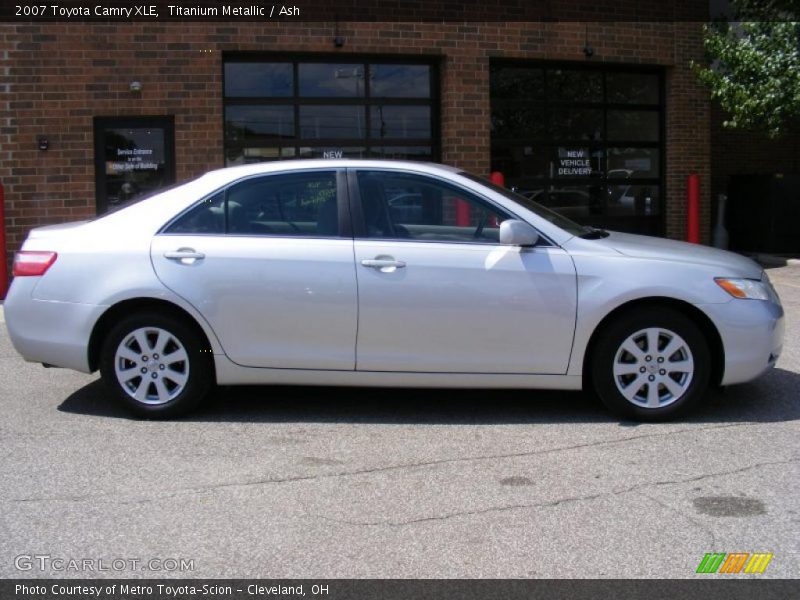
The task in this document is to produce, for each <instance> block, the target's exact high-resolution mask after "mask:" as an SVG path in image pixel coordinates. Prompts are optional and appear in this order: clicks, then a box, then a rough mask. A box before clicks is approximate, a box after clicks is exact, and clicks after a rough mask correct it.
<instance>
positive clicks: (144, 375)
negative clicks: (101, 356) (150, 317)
mask: <svg viewBox="0 0 800 600" xmlns="http://www.w3.org/2000/svg"><path fill="white" fill-rule="evenodd" d="M114 371H115V374H116V376H117V382H118V383H119V385H120V386H121V387H122V389H123V390H124V391H125V393H127V394H128V395H129V396H130V397H131V398H133V399H134V400H136V401H137V402H141V403H142V404H150V405H156V404H166V403H167V402H169V401H170V400H173V399H174V398H176V397H177V396H178V395H179V394H180V393H181V392H182V391H183V390H184V388H185V387H186V383H187V381H188V380H189V356H188V354H187V353H186V349H185V348H184V346H183V344H182V343H181V341H180V340H179V339H178V338H177V337H176V336H175V335H173V334H172V333H170V332H169V331H167V330H165V329H162V328H160V327H140V328H139V329H136V330H134V331H132V332H131V333H130V334H128V335H127V336H125V337H124V338H123V339H122V341H121V342H120V343H119V346H117V351H116V354H115V356H114Z"/></svg>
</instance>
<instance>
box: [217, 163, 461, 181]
mask: <svg viewBox="0 0 800 600" xmlns="http://www.w3.org/2000/svg"><path fill="white" fill-rule="evenodd" d="M346 168H351V169H366V168H369V169H407V170H410V171H417V172H420V173H430V174H437V173H438V174H448V173H460V172H461V169H458V168H456V167H452V166H450V165H443V164H439V163H433V162H421V161H419V162H417V161H411V160H386V159H383V160H381V159H366V158H326V159H314V158H306V159H299V160H276V161H271V162H260V163H254V164H251V165H239V166H236V167H226V168H224V169H216V170H214V171H209V172H208V173H206V174H205V175H203V177H202V178H203V179H213V180H214V181H215V182H216V183H219V184H223V183H227V182H230V181H235V180H237V179H240V178H242V177H248V176H250V175H260V174H266V173H280V172H283V171H299V170H310V169H346Z"/></svg>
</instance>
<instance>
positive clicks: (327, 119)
mask: <svg viewBox="0 0 800 600" xmlns="http://www.w3.org/2000/svg"><path fill="white" fill-rule="evenodd" d="M436 77H437V75H436V65H435V64H433V63H429V62H425V63H420V62H416V61H413V60H402V59H391V60H390V59H386V60H365V61H347V62H344V61H342V60H341V58H339V57H337V59H336V60H325V59H322V58H319V59H317V58H315V59H309V60H302V61H299V60H293V61H286V60H280V59H272V58H265V57H256V58H253V57H250V56H246V57H243V56H235V55H234V56H229V57H226V60H225V62H224V79H225V85H224V89H225V98H224V106H225V162H226V164H227V165H238V164H245V163H253V162H260V161H265V160H280V159H289V158H339V157H342V158H348V157H350V158H404V159H410V160H426V161H430V160H434V161H435V160H439V139H438V121H437V118H436V116H437V106H438V104H437V103H438V98H437V95H436V90H437V86H436V82H437V79H436Z"/></svg>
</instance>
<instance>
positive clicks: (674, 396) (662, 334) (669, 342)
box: [613, 327, 695, 409]
mask: <svg viewBox="0 0 800 600" xmlns="http://www.w3.org/2000/svg"><path fill="white" fill-rule="evenodd" d="M613 369H614V383H615V384H616V386H617V389H618V390H619V392H620V393H621V394H622V395H623V396H624V397H625V398H626V399H627V400H628V402H630V403H632V404H634V405H636V406H639V407H642V408H651V409H652V408H662V407H665V406H669V405H670V404H672V403H674V402H677V401H678V400H680V398H681V397H682V396H683V395H684V394H685V393H686V391H687V390H688V388H689V386H690V385H691V383H692V378H693V376H694V372H695V365H694V358H693V356H692V351H691V349H690V348H689V344H687V343H686V341H685V340H684V339H683V338H682V337H681V336H679V335H678V334H677V333H675V332H674V331H670V330H669V329H664V328H660V327H648V328H647V329H641V330H639V331H637V332H636V333H633V334H632V335H630V336H628V337H627V338H626V339H625V341H623V342H622V344H621V345H620V347H619V349H618V350H617V353H616V356H615V357H614V363H613Z"/></svg>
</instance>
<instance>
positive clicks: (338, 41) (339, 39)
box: [333, 14, 345, 48]
mask: <svg viewBox="0 0 800 600" xmlns="http://www.w3.org/2000/svg"><path fill="white" fill-rule="evenodd" d="M334 19H335V20H334V22H333V45H334V46H336V47H337V48H341V47H342V46H344V43H345V37H344V36H343V35H339V15H338V14H337V15H334Z"/></svg>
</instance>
